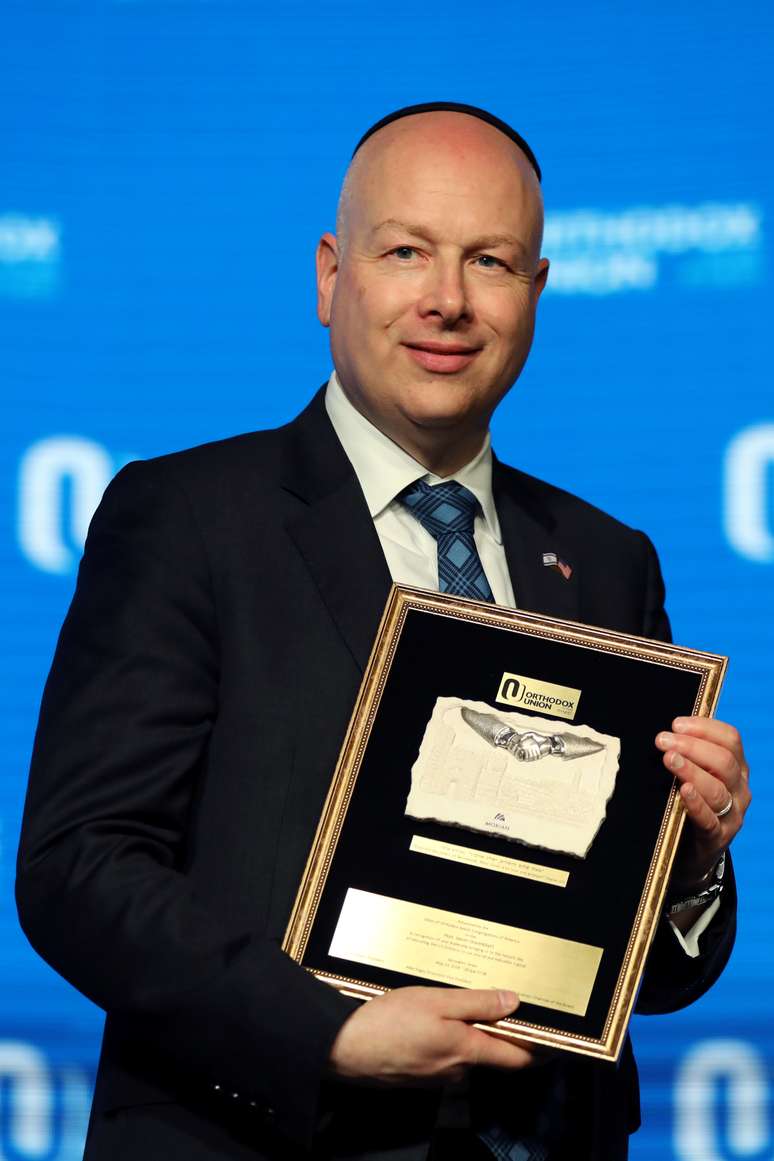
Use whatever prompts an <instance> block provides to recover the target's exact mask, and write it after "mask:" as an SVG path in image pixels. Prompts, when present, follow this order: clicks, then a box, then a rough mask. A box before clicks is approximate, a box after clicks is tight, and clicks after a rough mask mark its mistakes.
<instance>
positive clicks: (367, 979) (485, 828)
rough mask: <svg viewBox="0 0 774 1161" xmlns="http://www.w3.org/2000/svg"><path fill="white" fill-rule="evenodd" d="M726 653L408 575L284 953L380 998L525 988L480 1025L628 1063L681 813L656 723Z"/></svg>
mask: <svg viewBox="0 0 774 1161" xmlns="http://www.w3.org/2000/svg"><path fill="white" fill-rule="evenodd" d="M726 664H727V661H726V658H725V657H721V656H718V655H716V654H712V653H703V652H699V651H697V650H692V649H682V648H679V647H677V646H675V645H671V644H666V643H664V642H660V641H651V640H648V639H646V638H642V637H635V636H631V635H627V634H622V633H613V632H610V631H608V630H605V629H600V628H594V627H590V626H588V625H581V624H577V623H574V622H569V621H561V620H558V619H555V618H547V617H541V616H537V615H534V614H530V613H522V612H519V611H515V610H510V609H503V608H499V607H498V606H495V605H491V604H484V603H479V602H476V601H468V600H463V599H461V598H458V597H450V596H446V595H443V594H440V593H436V592H428V591H424V590H420V589H411V588H405V587H401V586H395V585H394V586H393V588H392V590H391V592H390V596H389V599H388V601H387V605H386V608H385V612H384V616H383V618H382V623H381V626H380V629H379V632H378V635H377V638H376V641H375V644H374V647H373V651H372V654H371V659H370V661H369V664H368V668H367V670H366V673H365V676H364V678H363V682H362V685H361V688H360V692H359V695H358V698H357V702H356V704H355V707H354V711H353V714H352V718H351V721H350V724H349V729H348V731H347V734H346V737H345V739H344V744H343V746H342V749H341V753H340V756H339V761H338V764H337V767H336V770H335V773H334V775H333V780H332V783H331V786H330V790H329V792H328V796H327V798H326V801H325V805H324V807H323V810H322V814H321V817H320V822H319V825H318V828H317V834H316V836H315V840H314V843H313V845H312V848H311V851H310V854H309V858H308V861H307V866H306V870H305V873H304V876H303V878H302V881H301V885H300V887H299V891H298V895H297V897H296V901H295V905H294V908H293V911H292V914H291V917H290V921H289V923H288V927H287V931H286V934H285V939H284V942H283V948H284V950H285V951H286V952H287V954H288V955H290V956H292V958H294V959H295V960H297V962H298V963H300V964H302V965H303V966H304V967H305V968H306V969H307V970H309V971H310V972H313V973H314V974H315V975H316V976H317V977H318V978H319V979H320V980H323V981H324V982H326V983H327V984H329V985H331V986H332V987H335V988H338V989H339V990H341V991H343V992H345V993H347V994H348V995H352V996H356V997H358V998H361V999H364V1000H367V999H371V998H373V997H375V996H378V995H381V994H383V993H384V992H386V991H389V990H390V989H392V988H395V987H402V986H405V985H408V984H425V985H427V986H436V987H437V986H449V987H471V986H475V987H497V988H508V989H513V990H515V991H516V992H517V993H519V995H520V1000H521V1003H520V1006H519V1008H518V1009H517V1010H516V1012H515V1013H514V1014H513V1015H512V1016H510V1017H508V1018H507V1019H504V1020H501V1021H498V1022H497V1023H496V1024H491V1025H490V1024H482V1025H479V1026H480V1027H483V1028H485V1030H486V1031H488V1032H491V1033H493V1034H495V1035H499V1036H504V1037H514V1038H517V1039H519V1040H526V1041H532V1042H534V1043H536V1044H542V1045H547V1046H551V1047H553V1048H559V1049H564V1050H567V1051H571V1052H577V1053H582V1054H585V1055H588V1056H593V1057H596V1058H598V1059H605V1060H615V1059H617V1057H618V1055H619V1053H620V1051H621V1047H622V1045H623V1041H624V1038H625V1035H626V1028H627V1024H628V1020H629V1017H630V1015H631V1012H632V1009H633V1007H634V1001H635V997H636V994H637V989H638V987H639V983H640V980H641V977H642V973H643V970H644V966H645V960H646V956H647V952H648V949H649V947H650V945H651V942H652V940H653V937H654V934H655V931H656V928H657V926H658V924H659V922H660V921H661V913H662V909H663V901H664V895H665V892H666V887H667V882H668V878H669V873H670V870H671V867H672V863H673V860H674V857H675V852H676V849H677V844H678V840H679V838H680V833H681V829H682V825H683V820H684V814H683V808H682V804H681V800H680V797H679V794H678V793H677V790H676V787H675V784H674V782H673V781H672V780H671V778H670V776H669V775H668V774H667V773H666V771H665V769H664V766H663V763H662V761H661V755H660V754H659V752H658V751H657V750H656V747H655V745H654V739H655V735H656V734H657V733H658V732H659V730H662V729H665V728H668V727H669V725H670V723H671V721H672V719H673V718H674V717H676V716H678V715H689V714H699V715H704V716H711V715H712V714H713V712H714V709H715V706H716V704H717V700H718V696H719V693H720V687H721V683H722V680H723V676H724V673H725V669H726ZM520 675H525V676H523V677H522V676H520ZM510 679H512V680H511V684H510V685H509V684H508V681H509V680H510ZM516 681H518V682H522V683H525V685H526V686H527V687H528V688H529V687H530V685H531V688H532V691H533V692H532V695H531V696H530V698H529V700H530V701H531V702H534V704H531V705H527V695H526V694H524V699H523V700H520V701H519V700H517V701H516V702H514V701H513V700H512V699H513V698H514V697H515V698H517V699H518V696H519V690H518V689H517V687H516V685H515V684H514V683H515V682H516ZM522 688H523V686H522ZM581 690H582V691H583V696H582V700H580V693H581ZM552 699H553V700H552ZM538 703H539V704H538ZM564 703H566V704H564ZM570 718H572V722H571V723H570V721H569V719H570Z"/></svg>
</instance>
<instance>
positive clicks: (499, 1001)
mask: <svg viewBox="0 0 774 1161" xmlns="http://www.w3.org/2000/svg"><path fill="white" fill-rule="evenodd" d="M518 1006H519V997H518V996H517V995H516V993H515V992H508V991H495V990H494V989H489V988H486V989H485V988H449V990H448V991H445V996H444V1001H443V1004H442V1006H441V1015H442V1016H445V1017H446V1018H447V1019H450V1020H488V1021H492V1020H502V1019H503V1017H505V1016H510V1014H511V1012H514V1011H515V1010H516V1008H518Z"/></svg>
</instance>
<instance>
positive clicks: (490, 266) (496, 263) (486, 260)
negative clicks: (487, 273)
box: [476, 254, 507, 270]
mask: <svg viewBox="0 0 774 1161" xmlns="http://www.w3.org/2000/svg"><path fill="white" fill-rule="evenodd" d="M476 262H478V263H479V265H480V266H482V267H483V269H484V270H496V269H497V268H498V267H500V268H501V269H503V270H506V269H507V266H506V265H505V263H504V262H503V261H502V259H501V258H495V256H494V254H479V255H478V257H477V258H476Z"/></svg>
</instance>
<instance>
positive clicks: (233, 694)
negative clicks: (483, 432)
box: [17, 393, 734, 1161]
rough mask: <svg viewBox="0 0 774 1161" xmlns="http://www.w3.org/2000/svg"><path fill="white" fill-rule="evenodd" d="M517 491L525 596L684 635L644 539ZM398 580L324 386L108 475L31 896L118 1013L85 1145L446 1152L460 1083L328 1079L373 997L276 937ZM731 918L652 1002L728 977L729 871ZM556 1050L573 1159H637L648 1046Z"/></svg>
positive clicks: (520, 589)
mask: <svg viewBox="0 0 774 1161" xmlns="http://www.w3.org/2000/svg"><path fill="white" fill-rule="evenodd" d="M494 490H495V499H496V503H497V509H498V513H499V517H500V521H501V524H502V530H503V537H504V543H505V548H506V552H507V557H508V563H509V568H510V572H511V577H512V580H513V585H514V590H515V593H516V598H517V601H518V603H519V605H520V607H521V608H524V609H531V610H536V611H541V612H545V613H548V614H551V615H555V616H560V617H567V618H571V619H574V620H580V621H585V622H588V623H591V624H598V625H606V626H608V627H610V628H612V629H618V630H624V631H627V632H634V633H642V634H645V635H648V636H653V637H665V636H667V634H668V622H667V620H666V616H665V613H664V611H663V604H662V598H663V586H662V582H661V577H660V573H659V568H658V563H657V560H656V556H655V553H654V552H653V549H652V546H651V545H650V542H649V541H648V540H647V538H646V537H645V536H643V535H642V534H641V533H638V532H634V531H632V530H631V529H628V528H626V527H624V526H623V525H621V524H619V523H618V522H617V521H615V520H613V519H611V518H610V517H608V516H606V515H604V514H603V513H601V512H599V511H598V510H596V509H594V508H592V507H591V506H589V505H587V504H585V503H583V502H582V501H580V500H578V499H577V498H575V497H573V496H571V495H569V494H568V493H566V492H563V491H560V490H558V489H556V488H552V487H550V486H549V485H547V484H544V483H541V482H540V481H538V480H535V479H533V478H531V477H528V476H526V475H524V474H523V473H521V472H518V471H515V470H513V469H511V468H508V467H505V466H503V465H501V464H499V463H497V464H496V466H495V472H494ZM544 551H546V552H547V551H551V552H558V553H559V554H560V555H561V556H563V557H564V558H565V559H567V560H569V561H571V562H572V564H573V574H572V578H571V580H570V581H565V579H564V578H563V577H562V576H561V575H560V574H559V573H558V572H556V571H555V570H551V569H547V568H545V567H544V566H543V564H542V553H543V552H544ZM389 584H390V577H389V575H388V570H387V566H386V563H385V560H384V556H383V553H382V551H381V547H380V545H379V541H378V537H377V535H376V532H375V529H374V525H373V522H372V520H371V518H370V516H369V513H368V510H367V507H366V504H365V501H364V498H363V495H362V492H361V490H360V486H359V484H358V481H357V478H356V477H355V475H354V473H353V470H352V467H351V465H350V463H349V461H348V460H347V458H346V457H345V455H344V453H343V451H342V448H341V446H340V444H339V442H338V440H337V438H336V436H335V433H334V432H333V429H332V427H331V425H330V423H329V421H328V418H327V415H326V413H325V409H324V405H323V398H322V393H319V394H318V395H317V396H316V397H315V399H314V400H313V402H312V403H311V404H310V406H309V407H308V408H307V409H306V411H304V412H303V414H302V415H301V416H300V417H299V418H298V419H297V420H295V421H294V422H293V423H290V424H289V425H287V426H286V427H283V428H280V429H278V430H276V431H267V432H259V433H256V434H252V435H246V436H241V437H238V438H235V439H231V440H226V441H224V442H221V443H215V444H211V445H207V446H204V447H200V448H195V449H193V450H192V451H188V452H183V453H180V454H177V455H172V456H167V457H164V458H162V459H158V460H154V461H149V462H146V463H135V464H130V465H129V466H128V467H127V468H125V469H124V470H123V471H122V472H121V473H119V475H118V476H117V477H116V479H115V480H114V481H113V483H112V484H111V485H110V487H109V488H108V490H107V492H106V494H105V497H104V500H103V502H102V504H101V506H100V508H99V511H98V512H97V514H96V515H95V517H94V520H93V522H92V526H91V529H90V532H89V537H88V542H87V546H86V551H85V555H84V559H83V563H82V565H81V569H80V572H79V576H78V584H77V589H76V593H75V596H74V599H73V603H72V606H71V609H70V611H69V613H68V616H67V619H66V621H65V624H64V627H63V629H62V633H61V637H60V640H59V644H58V647H57V651H56V657H55V660H54V664H53V668H52V671H51V675H50V677H49V680H48V683H47V686H46V690H45V694H44V698H43V705H42V710H41V719H40V725H39V730H38V734H37V739H36V744H35V751H34V757H33V763H32V772H31V778H30V787H29V793H28V799H27V806H26V813H25V820H24V827H23V836H22V843H21V849H20V855H19V868H18V890H17V896H18V903H19V909H20V915H21V919H22V923H23V925H24V928H25V930H26V932H27V934H28V936H29V938H30V940H31V942H32V943H33V945H34V946H35V947H36V948H37V949H38V951H39V952H40V953H41V955H43V956H44V957H45V958H46V959H47V960H48V961H49V962H50V963H51V964H52V965H53V966H54V967H55V968H56V969H57V971H59V972H61V973H62V975H64V976H65V977H66V978H67V979H69V980H70V981H71V982H72V983H73V984H74V985H75V986H76V987H77V988H78V989H80V991H82V992H83V993H84V994H85V995H87V996H88V997H90V998H91V999H92V1000H93V1001H94V1002H95V1003H97V1004H99V1005H100V1006H102V1007H103V1008H105V1009H106V1011H107V1013H108V1018H107V1022H106V1029H105V1038H104V1044H103V1051H102V1057H101V1062H100V1067H99V1073H98V1078H97V1086H96V1094H95V1103H94V1111H93V1116H92V1123H91V1129H90V1135H89V1143H88V1146H87V1153H86V1156H87V1158H88V1159H90V1161H101V1159H102V1158H109V1159H110V1161H120V1159H121V1158H124V1157H126V1158H138V1159H140V1158H141V1159H142V1161H155V1159H156V1158H159V1159H161V1158H163V1159H164V1161H170V1158H172V1157H176V1156H180V1157H185V1158H186V1159H187V1161H195V1159H199V1158H201V1159H202V1161H204V1159H205V1158H207V1159H211V1158H216V1157H217V1158H221V1157H222V1158H256V1157H272V1158H277V1157H292V1156H297V1155H306V1152H305V1151H306V1150H307V1149H308V1148H310V1147H311V1145H312V1142H313V1141H315V1142H316V1144H315V1148H316V1149H317V1150H318V1153H319V1155H327V1154H328V1153H329V1154H331V1155H334V1154H335V1155H337V1156H339V1155H342V1156H344V1155H346V1156H351V1157H354V1156H363V1157H373V1156H377V1155H378V1156H383V1157H388V1156H389V1157H394V1158H398V1157H401V1158H422V1157H424V1156H425V1155H426V1150H427V1139H428V1136H429V1134H430V1132H431V1130H432V1125H433V1120H434V1117H435V1110H436V1104H437V1096H436V1095H434V1094H432V1093H427V1092H408V1091H404V1092H385V1091H379V1090H373V1089H368V1088H362V1089H360V1088H358V1089H353V1088H347V1087H346V1086H341V1085H338V1084H332V1083H330V1082H327V1081H325V1079H324V1077H325V1067H326V1059H327V1056H328V1052H329V1049H330V1046H331V1043H332V1041H333V1039H334V1038H335V1036H336V1033H337V1031H338V1029H339V1027H340V1025H341V1023H342V1022H343V1020H344V1019H346V1017H347V1016H348V1015H349V1013H350V1012H351V1011H352V1010H353V1008H354V1006H355V1001H352V1000H349V999H346V998H344V997H342V996H340V995H339V994H338V993H336V992H335V991H333V990H332V989H331V988H329V987H327V986H325V985H323V984H320V983H318V982H317V981H316V980H314V979H313V978H312V977H311V976H309V975H308V974H307V973H306V972H305V971H304V970H302V969H301V968H299V967H298V966H297V965H295V964H294V963H292V962H291V961H290V960H289V959H288V958H287V957H286V956H285V955H284V954H283V953H282V952H281V951H280V947H279V944H280V941H281V939H282V936H283V933H284V930H285V925H286V922H287V919H288V915H289V912H290V908H291V905H292V903H293V899H294V896H295V892H296V888H297V886H298V881H299V877H300V874H301V872H302V869H303V866H304V862H305V858H306V854H307V851H308V849H309V845H310V842H311V839H312V837H313V834H314V830H315V826H316V823H317V819H318V815H319V811H320V807H321V804H322V802H323V799H324V796H325V793H326V791H327V788H328V784H329V781H330V777H331V772H332V770H333V768H334V765H335V762H336V758H337V754H338V750H339V746H340V744H341V741H342V738H343V735H344V731H345V729H346V726H347V722H348V718H349V713H350V710H351V707H352V704H353V702H354V699H355V695H356V693H357V690H358V686H359V683H360V679H361V676H362V671H363V667H364V665H365V663H366V660H367V657H368V653H369V650H370V647H371V644H372V640H373V637H374V633H375V630H376V627H377V624H378V620H379V616H380V613H381V611H382V607H383V605H384V601H385V598H386V595H387V591H388V587H389ZM299 727H301V728H299ZM722 911H723V914H722V915H721V916H720V917H719V919H718V920H716V921H715V922H714V923H713V925H712V927H711V930H710V931H709V932H708V933H707V935H706V936H705V937H704V953H703V955H702V956H701V957H700V959H698V960H691V959H689V958H688V957H686V956H685V955H684V953H683V952H682V951H681V950H680V949H679V947H678V945H677V943H676V941H675V939H674V936H673V934H672V933H671V932H670V931H668V930H666V929H665V930H663V931H662V932H661V933H660V934H659V937H658V939H657V941H656V945H655V947H654V951H653V955H652V957H651V965H650V968H649V971H648V973H647V976H646V981H645V985H644V987H643V989H642V993H641V998H640V1008H641V1009H642V1010H649V1011H665V1010H668V1009H671V1008H676V1007H679V1006H682V1005H684V1004H687V1003H690V1002H691V1001H692V1000H693V999H694V998H696V997H697V996H698V995H700V994H701V993H702V992H703V991H704V990H705V989H706V988H707V987H708V986H709V985H710V984H711V983H712V981H713V980H714V979H715V978H716V977H717V975H718V974H719V972H720V971H721V969H722V967H723V965H724V963H725V960H726V958H727V956H728V953H729V951H730V947H731V942H732V939H733V915H734V893H733V884H732V883H731V884H730V885H729V887H728V889H727V890H726V891H725V892H724V897H723V908H722ZM554 1067H558V1068H559V1069H560V1070H562V1075H563V1076H564V1077H565V1079H566V1082H567V1088H568V1092H569V1102H570V1103H569V1108H568V1111H567V1114H566V1117H567V1125H568V1131H569V1133H570V1137H571V1139H572V1142H573V1148H574V1151H573V1156H574V1157H575V1158H582V1157H586V1156H588V1157H594V1158H595V1159H597V1161H598V1159H600V1158H604V1157H611V1158H614V1157H621V1156H623V1155H624V1153H625V1138H626V1134H627V1132H628V1130H629V1129H630V1128H632V1127H634V1126H635V1125H636V1123H637V1117H638V1112H637V1084H636V1073H635V1071H634V1065H633V1060H632V1057H631V1052H630V1050H629V1049H628V1048H627V1050H626V1052H625V1054H624V1057H623V1060H622V1062H621V1064H620V1065H619V1067H618V1068H617V1069H616V1068H614V1067H613V1066H610V1065H600V1064H597V1063H590V1062H588V1061H585V1060H582V1059H580V1058H577V1059H571V1060H566V1061H565V1060H563V1061H561V1062H560V1063H559V1064H558V1065H556V1066H554ZM533 1071H535V1070H533ZM543 1075H544V1074H542V1073H538V1072H537V1071H535V1075H533V1076H531V1077H528V1078H525V1077H521V1076H520V1077H519V1078H516V1081H515V1082H514V1081H513V1078H510V1077H509V1078H507V1081H506V1080H505V1079H504V1078H500V1080H501V1081H502V1082H503V1083H504V1084H506V1090H505V1095H504V1098H503V1099H510V1100H514V1099H516V1100H518V1099H521V1098H520V1096H519V1095H518V1094H519V1093H520V1092H526V1091H527V1090H530V1092H532V1096H530V1097H529V1100H534V1099H536V1098H535V1094H534V1092H533V1091H532V1090H533V1089H534V1087H535V1086H537V1088H538V1089H539V1088H540V1085H541V1084H542V1083H544V1082H543V1080H542V1079H541V1077H542V1076H543ZM511 1084H513V1086H514V1087H512V1088H508V1087H507V1086H508V1085H511ZM530 1086H532V1088H530ZM511 1094H516V1095H515V1096H514V1095H511ZM379 1148H381V1149H382V1150H383V1152H381V1153H379V1152H378V1149H379ZM390 1149H392V1152H390V1151H389V1150H390Z"/></svg>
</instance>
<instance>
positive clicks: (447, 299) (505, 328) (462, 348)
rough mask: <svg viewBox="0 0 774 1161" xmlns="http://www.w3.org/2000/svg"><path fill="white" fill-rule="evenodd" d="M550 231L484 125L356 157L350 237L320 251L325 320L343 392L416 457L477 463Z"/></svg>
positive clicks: (515, 160) (525, 328)
mask: <svg viewBox="0 0 774 1161" xmlns="http://www.w3.org/2000/svg"><path fill="white" fill-rule="evenodd" d="M342 228H343V233H344V236H343V238H342V236H341V235H342ZM541 229H542V204H541V198H540V190H539V185H538V182H537V178H536V177H535V174H534V173H533V171H532V169H531V168H530V166H529V163H528V162H527V160H526V159H525V158H524V156H523V154H522V153H521V151H520V150H519V149H518V148H517V146H516V145H515V144H513V143H512V142H510V141H509V140H508V138H506V137H505V136H504V135H503V134H501V133H499V132H498V131H497V130H496V129H494V128H492V127H491V126H489V125H486V124H484V123H483V122H481V121H478V120H477V119H475V118H473V117H470V116H467V115H464V114H458V113H446V112H442V113H430V114H419V115H415V116H412V117H407V118H406V119H405V120H403V121H398V122H395V123H394V124H392V125H389V126H387V127H386V128H385V129H383V130H380V132H379V133H377V134H375V135H374V137H372V138H371V139H370V140H369V141H368V142H366V143H365V145H364V146H363V148H362V150H361V152H360V153H359V154H358V157H357V159H356V161H355V162H354V164H353V167H352V170H351V172H350V176H349V179H348V182H347V187H346V189H345V194H344V198H343V203H342V207H341V213H340V224H339V239H338V241H337V240H336V239H334V238H333V236H332V235H330V234H327V235H325V236H324V237H323V238H322V240H321V242H320V246H319V248H318V289H319V306H318V311H319V316H320V320H321V322H323V324H324V325H329V326H330V329H331V350H332V353H333V361H334V365H335V367H336V370H337V372H338V375H339V378H340V380H341V383H342V386H343V387H344V390H345V392H346V393H347V395H348V396H349V398H350V399H351V401H352V402H353V403H354V404H355V406H356V407H357V408H358V410H360V411H361V412H362V413H363V414H364V415H366V417H367V418H368V419H370V420H371V422H372V423H374V424H375V425H376V426H377V427H379V428H380V429H381V430H382V431H384V432H385V433H386V434H387V435H389V436H390V437H391V438H392V439H394V440H395V441H396V442H397V443H399V444H401V446H403V447H405V448H406V450H408V451H410V452H412V454H417V450H418V449H421V448H422V447H423V446H424V445H425V444H429V445H430V446H432V443H433V441H438V440H440V441H446V443H447V444H448V443H449V442H452V443H453V442H454V441H455V440H456V441H457V442H458V443H460V444H466V445H467V444H470V445H471V447H472V451H471V454H475V450H476V448H475V446H473V445H474V444H476V443H477V444H478V445H480V442H481V437H482V435H483V432H484V431H485V430H486V428H487V425H488V422H489V417H490V416H491V413H492V411H493V410H494V408H495V407H496V405H497V403H498V402H499V400H500V399H501V398H502V396H503V395H504V394H505V393H506V391H507V390H508V388H509V387H510V386H511V384H512V383H513V382H514V381H515V379H516V378H517V377H518V375H519V372H520V371H521V369H522V366H523V365H524V361H525V360H526V358H527V354H528V353H529V348H530V345H531V342H532V334H533V329H534V321H535V308H536V305H537V300H538V297H539V295H540V292H541V290H542V288H543V284H544V282H545V276H546V271H547V266H548V263H547V262H545V261H544V260H543V261H540V260H539V245H540V235H541ZM466 450H467V448H466Z"/></svg>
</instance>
